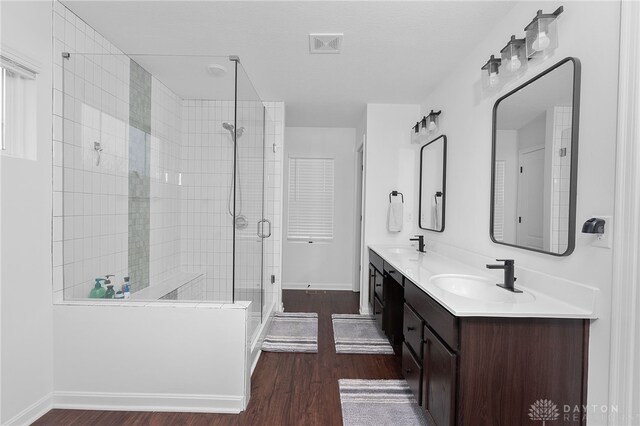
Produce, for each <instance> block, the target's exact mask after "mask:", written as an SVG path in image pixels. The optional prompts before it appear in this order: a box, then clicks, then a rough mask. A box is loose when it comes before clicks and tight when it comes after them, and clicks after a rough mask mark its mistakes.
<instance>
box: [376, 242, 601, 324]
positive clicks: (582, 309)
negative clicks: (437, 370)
mask: <svg viewBox="0 0 640 426" xmlns="http://www.w3.org/2000/svg"><path fill="white" fill-rule="evenodd" d="M369 248H370V249H371V250H373V251H375V252H376V253H377V254H378V255H379V256H380V257H382V258H383V259H384V261H385V262H387V263H388V264H390V265H391V266H393V267H394V268H395V269H396V270H397V271H399V272H400V273H401V274H402V275H404V276H405V277H406V278H408V279H409V280H411V282H413V283H414V284H415V285H417V286H418V287H419V288H420V289H422V290H423V291H424V292H425V293H427V294H428V295H429V296H431V297H432V298H433V299H434V300H436V301H437V302H438V303H440V304H441V305H442V306H444V307H445V308H446V309H447V310H448V311H449V312H451V313H452V314H453V315H455V316H458V317H514V318H516V317H517V318H577V319H595V318H597V316H596V313H595V307H594V306H595V304H592V305H591V306H578V305H574V304H571V303H569V302H567V301H565V300H560V299H558V298H554V297H551V296H549V295H546V294H544V293H541V292H540V291H537V290H533V289H531V288H529V287H527V285H526V284H527V283H526V282H523V283H520V282H518V281H516V288H518V289H520V290H523V291H524V292H525V293H528V295H529V296H526V295H525V296H524V297H525V298H526V299H533V300H527V301H522V302H519V303H513V302H508V301H506V302H494V301H483V300H477V299H472V298H468V297H463V296H459V295H457V294H454V293H451V292H449V291H446V290H443V289H441V288H439V287H437V286H436V285H435V284H434V283H433V282H432V280H431V277H433V276H435V275H440V274H462V275H473V276H479V277H484V278H489V279H491V280H493V281H495V282H496V283H498V282H502V281H501V279H500V280H496V278H495V276H494V275H492V274H490V273H488V271H485V270H480V269H476V268H474V267H472V266H469V265H466V264H464V263H461V262H459V261H456V260H454V259H451V258H447V257H444V256H442V255H439V254H437V253H432V252H427V253H420V252H418V251H417V250H415V249H413V251H411V250H408V248H407V249H400V250H398V248H397V246H385V245H373V246H370V247H369ZM516 267H517V265H516ZM499 272H502V271H499ZM516 276H517V274H516ZM496 288H497V287H496ZM503 291H505V292H507V291H508V290H503ZM587 291H589V290H587ZM593 291H594V296H593V297H594V298H595V291H596V290H593ZM506 294H507V295H508V296H510V295H511V294H510V293H506ZM531 296H533V297H531ZM515 297H518V296H515ZM587 299H589V297H588V298H587Z"/></svg>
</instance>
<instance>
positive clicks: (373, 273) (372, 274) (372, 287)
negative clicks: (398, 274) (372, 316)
mask: <svg viewBox="0 0 640 426" xmlns="http://www.w3.org/2000/svg"><path fill="white" fill-rule="evenodd" d="M375 281H376V269H375V268H374V267H373V265H372V264H369V305H370V306H371V309H373V308H374V298H375V294H376V293H375V286H376V284H375Z"/></svg>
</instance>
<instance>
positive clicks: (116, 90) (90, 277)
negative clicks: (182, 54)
mask: <svg viewBox="0 0 640 426" xmlns="http://www.w3.org/2000/svg"><path fill="white" fill-rule="evenodd" d="M53 25H54V31H53V37H54V40H53V49H54V52H53V55H54V65H53V67H54V70H53V75H54V79H53V113H54V116H53V139H54V140H53V158H54V160H53V161H54V169H53V180H54V182H53V188H54V194H53V201H54V208H53V210H54V211H53V214H54V218H53V222H54V231H53V233H54V241H56V244H54V247H53V259H54V263H55V264H56V265H54V278H53V288H54V292H55V294H56V297H55V298H56V300H60V299H61V295H62V293H63V292H64V296H65V298H85V297H87V295H88V294H89V291H90V290H91V288H92V287H93V281H94V278H96V277H98V276H104V275H106V274H114V275H116V278H115V279H114V282H116V283H117V282H119V281H118V280H121V278H122V276H124V274H126V272H127V214H128V211H127V202H126V200H127V163H128V142H127V141H128V125H127V124H128V103H129V99H128V86H129V62H128V58H127V57H126V56H124V55H122V52H120V51H119V50H118V49H117V48H116V47H115V46H113V45H112V44H111V43H109V42H108V41H107V40H106V39H104V38H103V37H102V36H100V35H99V34H98V33H96V32H95V31H94V30H93V29H92V28H91V27H89V26H88V25H86V24H85V23H84V22H83V21H82V20H81V19H79V18H77V17H76V16H75V15H74V14H73V13H71V12H70V11H69V10H67V9H66V8H65V7H64V6H62V5H61V4H60V3H59V2H57V1H55V2H54V11H53ZM62 52H69V53H70V54H71V55H70V57H69V58H68V59H63V58H62ZM95 142H98V143H100V148H101V149H102V151H101V152H100V153H98V152H97V151H96V150H95V149H94V143H95Z"/></svg>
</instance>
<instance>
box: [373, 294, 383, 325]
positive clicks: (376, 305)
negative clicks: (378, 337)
mask: <svg viewBox="0 0 640 426" xmlns="http://www.w3.org/2000/svg"><path fill="white" fill-rule="evenodd" d="M373 316H374V317H375V318H376V323H377V324H378V327H379V328H380V330H383V331H384V326H383V324H384V323H383V322H382V302H380V299H378V297H377V296H376V297H374V300H373Z"/></svg>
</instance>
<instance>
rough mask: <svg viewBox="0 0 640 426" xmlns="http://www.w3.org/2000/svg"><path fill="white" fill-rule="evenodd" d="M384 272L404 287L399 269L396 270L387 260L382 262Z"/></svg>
mask: <svg viewBox="0 0 640 426" xmlns="http://www.w3.org/2000/svg"><path fill="white" fill-rule="evenodd" d="M384 273H385V275H386V276H387V277H389V278H391V279H393V280H394V281H395V282H397V283H398V284H400V285H401V286H403V287H404V283H403V282H402V281H403V278H404V277H403V276H402V274H401V273H400V271H396V268H394V267H393V266H391V265H390V264H388V263H387V262H384Z"/></svg>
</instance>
